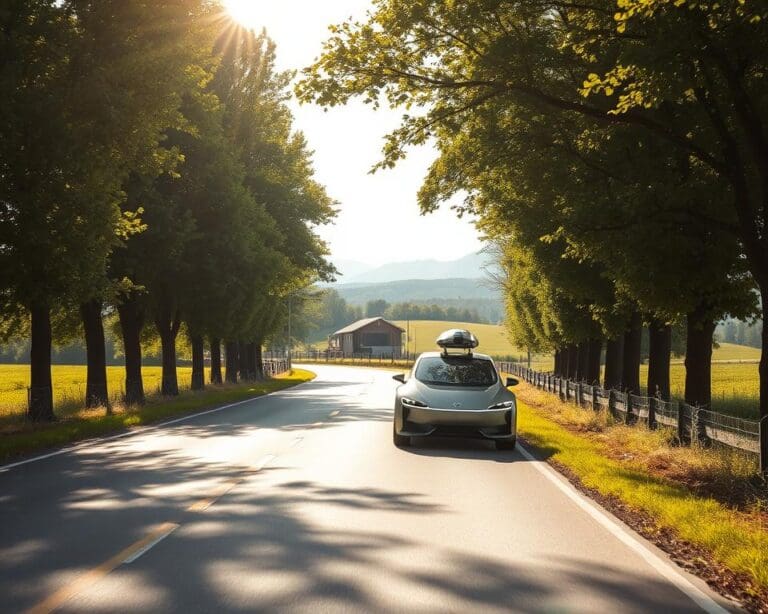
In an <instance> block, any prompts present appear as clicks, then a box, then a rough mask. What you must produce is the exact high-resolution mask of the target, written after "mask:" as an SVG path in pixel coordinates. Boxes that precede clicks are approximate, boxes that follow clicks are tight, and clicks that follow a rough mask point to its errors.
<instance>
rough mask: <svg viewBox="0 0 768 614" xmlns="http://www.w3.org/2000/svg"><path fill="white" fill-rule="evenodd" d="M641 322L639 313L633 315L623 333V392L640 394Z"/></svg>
mask: <svg viewBox="0 0 768 614" xmlns="http://www.w3.org/2000/svg"><path fill="white" fill-rule="evenodd" d="M642 332H643V321H642V318H641V317H640V314H639V313H633V314H632V317H631V318H630V321H629V328H628V329H627V330H626V332H625V333H624V357H623V369H622V377H621V382H622V385H623V387H624V390H625V391H627V392H630V393H632V394H640V341H641V337H642Z"/></svg>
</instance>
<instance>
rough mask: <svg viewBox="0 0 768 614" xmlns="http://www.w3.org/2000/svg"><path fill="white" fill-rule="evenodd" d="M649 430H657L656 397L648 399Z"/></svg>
mask: <svg viewBox="0 0 768 614" xmlns="http://www.w3.org/2000/svg"><path fill="white" fill-rule="evenodd" d="M648 428H649V429H655V428H656V397H648Z"/></svg>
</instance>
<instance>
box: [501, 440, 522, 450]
mask: <svg viewBox="0 0 768 614" xmlns="http://www.w3.org/2000/svg"><path fill="white" fill-rule="evenodd" d="M516 445H517V438H513V439H497V440H496V449H497V450H514V449H515V446H516Z"/></svg>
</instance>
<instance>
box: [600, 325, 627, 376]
mask: <svg viewBox="0 0 768 614" xmlns="http://www.w3.org/2000/svg"><path fill="white" fill-rule="evenodd" d="M623 371H624V336H623V335H621V336H619V337H617V338H616V339H608V341H607V343H606V344H605V381H604V382H603V387H604V388H605V389H606V390H611V389H613V390H621V375H622V372H623Z"/></svg>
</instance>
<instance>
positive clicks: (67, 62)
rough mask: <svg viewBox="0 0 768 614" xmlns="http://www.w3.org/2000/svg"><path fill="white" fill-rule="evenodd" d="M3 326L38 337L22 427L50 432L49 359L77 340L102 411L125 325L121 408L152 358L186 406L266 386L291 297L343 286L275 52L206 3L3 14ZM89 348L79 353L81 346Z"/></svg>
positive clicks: (8, 7) (26, 1)
mask: <svg viewBox="0 0 768 614" xmlns="http://www.w3.org/2000/svg"><path fill="white" fill-rule="evenodd" d="M0 32H2V36H0V108H1V109H2V115H1V116H0V309H1V310H2V320H1V322H2V327H1V328H2V334H3V336H4V337H5V338H6V339H10V338H12V337H19V336H22V335H29V336H30V337H31V388H30V404H29V417H30V418H31V419H32V420H36V421H41V420H52V419H53V418H54V412H53V403H52V381H51V368H50V355H51V344H52V340H54V339H55V338H56V337H57V336H59V337H66V336H70V337H71V336H72V335H73V334H84V337H85V342H86V346H87V357H88V376H87V390H86V402H87V403H88V405H108V402H109V399H108V396H107V382H106V369H105V364H106V360H105V348H104V324H103V322H104V317H105V316H106V315H110V314H115V313H117V314H118V316H119V332H120V335H121V338H122V343H123V350H124V354H125V365H126V379H125V394H126V397H127V401H128V402H130V403H141V402H143V401H144V389H143V384H142V378H141V348H142V340H143V339H145V338H146V336H147V335H148V334H156V335H158V336H159V338H160V340H161V343H162V358H163V378H162V393H163V394H166V395H175V394H178V383H177V378H176V341H177V336H178V334H179V333H180V331H186V334H188V335H189V337H190V341H191V346H192V354H193V377H192V379H193V388H196V389H199V388H202V387H203V386H204V376H203V373H204V369H203V365H204V359H203V356H204V349H205V341H206V340H207V341H208V342H209V343H210V355H211V367H212V369H211V379H212V381H213V382H221V380H222V374H221V353H220V347H221V342H222V340H223V341H224V342H225V347H226V352H227V362H226V366H227V373H226V376H227V379H229V380H236V379H237V376H238V375H237V374H238V372H239V373H240V374H241V376H242V375H245V376H246V377H249V378H256V377H260V376H261V375H262V374H261V373H260V367H261V360H260V352H261V347H262V343H264V341H265V340H267V339H268V338H269V337H270V335H272V334H273V333H274V332H275V331H276V330H277V329H279V328H280V327H281V325H282V322H281V318H283V317H284V311H285V310H283V309H279V308H276V305H278V304H279V302H280V301H281V300H282V297H284V296H286V295H288V294H289V293H291V292H292V291H295V289H296V288H300V287H303V286H305V285H307V284H309V283H311V282H312V281H314V280H317V279H318V278H322V279H325V278H328V277H329V276H330V275H331V274H332V268H331V267H330V266H329V265H328V264H327V262H326V261H325V259H324V256H325V255H326V248H325V246H324V245H323V243H322V242H321V241H319V240H318V238H317V236H316V235H315V234H314V232H313V230H312V229H313V228H314V227H316V226H317V225H319V224H323V223H327V222H328V221H330V219H331V218H332V217H333V215H334V209H333V203H332V201H331V200H330V199H329V197H328V196H327V195H326V193H325V191H324V189H323V188H322V187H321V186H320V185H318V184H317V183H316V182H315V181H314V180H313V177H312V175H313V173H312V169H311V164H310V154H309V152H308V150H307V147H306V144H305V142H304V139H303V137H302V135H301V134H300V133H295V132H293V131H292V127H291V121H292V118H291V114H290V112H289V110H288V108H287V106H286V100H287V96H288V94H287V93H286V92H287V86H288V84H289V79H290V76H289V75H286V74H280V73H278V72H276V71H275V69H274V60H275V49H274V45H273V44H272V43H271V41H270V40H269V39H268V38H267V37H266V34H263V33H262V34H255V33H253V32H249V31H246V30H243V29H241V28H238V27H236V26H235V25H234V24H233V22H232V21H231V20H229V19H228V18H227V17H226V15H225V13H224V11H223V8H222V7H221V6H220V5H219V4H218V3H217V2H214V1H208V0H158V1H156V2H140V1H138V0H99V2H94V1H88V0H56V1H54V0H12V1H11V2H6V3H4V5H3V7H2V8H0ZM78 331H79V333H78Z"/></svg>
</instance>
